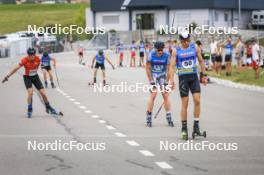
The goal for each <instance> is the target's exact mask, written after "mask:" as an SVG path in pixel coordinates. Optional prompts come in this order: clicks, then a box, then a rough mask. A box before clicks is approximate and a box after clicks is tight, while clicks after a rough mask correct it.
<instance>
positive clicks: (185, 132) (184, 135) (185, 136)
mask: <svg viewBox="0 0 264 175" xmlns="http://www.w3.org/2000/svg"><path fill="white" fill-rule="evenodd" d="M181 135H182V139H183V140H188V129H187V127H186V128H182V131H181Z"/></svg>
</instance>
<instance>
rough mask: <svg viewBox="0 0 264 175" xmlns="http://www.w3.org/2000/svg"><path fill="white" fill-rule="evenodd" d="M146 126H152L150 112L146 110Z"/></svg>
mask: <svg viewBox="0 0 264 175" xmlns="http://www.w3.org/2000/svg"><path fill="white" fill-rule="evenodd" d="M147 126H148V127H152V118H151V113H150V112H147Z"/></svg>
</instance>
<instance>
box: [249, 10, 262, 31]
mask: <svg viewBox="0 0 264 175" xmlns="http://www.w3.org/2000/svg"><path fill="white" fill-rule="evenodd" d="M251 25H252V27H253V28H254V29H256V28H257V27H264V10H254V11H252V15H251Z"/></svg>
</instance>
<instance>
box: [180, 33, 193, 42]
mask: <svg viewBox="0 0 264 175" xmlns="http://www.w3.org/2000/svg"><path fill="white" fill-rule="evenodd" d="M179 37H180V40H184V39H189V38H190V37H191V35H190V33H189V32H187V31H184V32H182V33H180V35H179Z"/></svg>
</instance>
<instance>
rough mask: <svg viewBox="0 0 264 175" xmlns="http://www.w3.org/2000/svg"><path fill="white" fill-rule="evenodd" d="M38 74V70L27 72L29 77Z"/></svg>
mask: <svg viewBox="0 0 264 175" xmlns="http://www.w3.org/2000/svg"><path fill="white" fill-rule="evenodd" d="M37 73H38V69H33V70H30V71H29V76H35V75H37Z"/></svg>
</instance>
